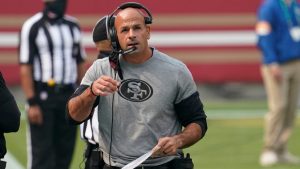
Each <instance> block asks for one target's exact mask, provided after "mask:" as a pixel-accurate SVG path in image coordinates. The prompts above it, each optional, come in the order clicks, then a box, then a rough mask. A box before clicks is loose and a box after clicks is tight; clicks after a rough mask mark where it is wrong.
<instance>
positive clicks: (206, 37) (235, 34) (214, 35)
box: [0, 30, 257, 47]
mask: <svg viewBox="0 0 300 169" xmlns="http://www.w3.org/2000/svg"><path fill="white" fill-rule="evenodd" d="M256 41H257V39H256V35H255V32H254V31H253V30H228V31H227V30H225V31H172V32H163V31H154V32H152V33H151V38H150V41H149V43H150V44H151V45H153V46H159V47H170V46H172V47H178V46H181V47H182V46H224V45H226V46H245V45H246V46H249V45H250V46H253V45H255V43H256ZM83 44H84V46H85V47H94V43H93V41H92V35H91V33H88V32H83ZM17 45H18V33H17V32H0V47H17Z"/></svg>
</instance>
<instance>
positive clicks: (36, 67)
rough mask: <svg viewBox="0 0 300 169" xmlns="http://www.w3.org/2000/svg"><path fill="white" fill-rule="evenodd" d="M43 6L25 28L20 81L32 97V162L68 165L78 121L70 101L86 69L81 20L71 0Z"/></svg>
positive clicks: (48, 168) (35, 166) (52, 168)
mask: <svg viewBox="0 0 300 169" xmlns="http://www.w3.org/2000/svg"><path fill="white" fill-rule="evenodd" d="M43 1H44V9H43V11H41V12H39V13H37V14H35V15H34V16H32V17H31V18H29V19H28V20H27V21H25V23H24V24H23V26H22V29H21V32H20V46H19V62H20V71H21V72H20V74H21V85H22V88H23V90H24V93H25V96H26V98H27V105H28V106H27V109H26V111H27V117H28V122H29V125H28V130H27V131H28V132H27V134H28V138H29V139H28V145H27V148H28V162H27V164H28V168H30V169H68V168H69V165H70V162H71V159H72V154H73V150H74V145H75V137H76V127H75V126H70V125H68V124H67V122H66V120H65V105H66V103H67V100H68V98H69V97H70V96H71V95H72V93H73V92H74V89H75V88H76V84H78V83H79V82H80V80H81V78H82V76H83V74H84V60H85V57H86V55H85V51H84V49H83V47H82V44H81V32H80V27H79V25H78V23H77V20H76V19H75V18H73V17H70V16H66V15H65V11H66V7H67V0H43Z"/></svg>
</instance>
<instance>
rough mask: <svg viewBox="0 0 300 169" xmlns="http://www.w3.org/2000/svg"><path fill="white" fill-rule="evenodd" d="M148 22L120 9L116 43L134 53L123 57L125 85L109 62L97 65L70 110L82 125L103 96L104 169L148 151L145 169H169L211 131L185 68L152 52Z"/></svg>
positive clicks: (100, 105) (101, 138) (133, 10)
mask: <svg viewBox="0 0 300 169" xmlns="http://www.w3.org/2000/svg"><path fill="white" fill-rule="evenodd" d="M147 20H148V19H147ZM145 21H146V19H145V17H144V16H143V13H142V12H141V9H139V8H136V5H133V7H128V6H127V7H125V8H120V12H119V13H118V14H117V15H116V18H115V28H116V33H117V37H118V43H119V45H120V50H121V51H131V52H121V53H123V55H122V56H121V57H120V60H119V64H120V67H121V69H122V71H121V72H123V80H122V79H121V77H120V74H118V72H117V71H114V70H113V69H112V68H111V64H110V62H109V59H108V58H105V59H100V60H97V61H95V62H94V63H93V65H92V66H91V67H90V68H89V70H88V71H87V73H86V74H85V76H84V78H83V81H82V83H81V85H83V86H85V88H84V89H83V92H82V93H81V94H80V95H78V96H76V97H73V98H72V99H70V101H69V102H68V105H67V108H68V115H69V116H70V118H72V119H73V120H74V121H75V122H81V121H84V120H85V119H87V118H88V117H89V115H90V112H91V110H92V108H93V104H94V102H95V100H96V98H97V97H98V96H99V101H98V102H97V103H98V110H99V111H98V116H99V142H100V143H99V147H100V149H101V151H102V154H103V159H104V161H105V163H106V165H105V166H104V168H105V169H109V168H116V169H118V168H121V167H123V166H125V165H126V164H128V163H130V162H131V161H132V160H134V159H136V158H138V157H139V156H141V155H143V154H144V153H146V152H148V151H149V150H153V156H152V157H150V158H149V159H147V160H146V161H145V162H144V163H143V164H142V167H143V168H147V169H148V168H156V169H163V168H164V169H166V168H169V169H171V168H173V167H171V165H172V162H173V160H175V159H177V158H179V154H180V153H182V149H183V148H186V147H189V146H191V145H193V144H195V143H196V142H197V141H199V140H200V139H201V138H202V137H203V136H204V134H205V132H206V130H207V123H206V115H205V113H204V111H203V105H202V103H201V101H200V99H199V94H198V92H197V88H196V85H195V83H194V81H193V79H192V76H191V73H190V72H189V70H188V69H187V67H186V66H185V65H184V64H183V63H182V62H180V61H178V60H176V59H173V58H171V57H169V56H167V55H166V54H163V53H161V52H159V51H158V50H156V49H154V48H151V47H149V46H148V39H149V38H150V26H149V25H148V23H149V22H147V24H146V22H145ZM110 39H111V41H112V40H113V39H114V38H112V37H111V34H110ZM112 43H113V42H112ZM132 49H134V50H132ZM120 50H115V49H114V51H120ZM124 53H126V54H124ZM119 73H120V72H119ZM182 126H184V129H183V130H182ZM139 168H141V167H139Z"/></svg>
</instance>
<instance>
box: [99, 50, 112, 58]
mask: <svg viewBox="0 0 300 169" xmlns="http://www.w3.org/2000/svg"><path fill="white" fill-rule="evenodd" d="M110 55H111V51H101V52H99V54H98V57H97V58H98V59H102V58H106V57H109V56H110Z"/></svg>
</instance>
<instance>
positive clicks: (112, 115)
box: [108, 70, 117, 166]
mask: <svg viewBox="0 0 300 169" xmlns="http://www.w3.org/2000/svg"><path fill="white" fill-rule="evenodd" d="M113 71H114V79H116V77H117V71H116V70H113ZM114 102H115V93H113V95H112V103H111V112H112V113H111V126H110V144H109V154H108V155H109V157H108V160H109V165H110V166H111V149H112V142H113V126H114Z"/></svg>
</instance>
